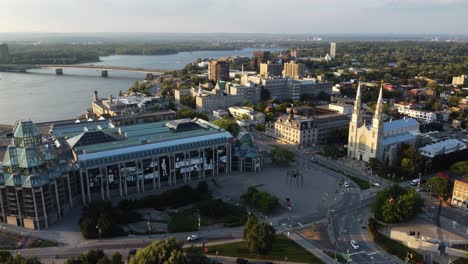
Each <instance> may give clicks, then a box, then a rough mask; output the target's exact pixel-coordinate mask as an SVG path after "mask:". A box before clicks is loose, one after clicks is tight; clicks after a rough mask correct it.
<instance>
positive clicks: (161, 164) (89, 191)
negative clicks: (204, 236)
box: [54, 119, 232, 204]
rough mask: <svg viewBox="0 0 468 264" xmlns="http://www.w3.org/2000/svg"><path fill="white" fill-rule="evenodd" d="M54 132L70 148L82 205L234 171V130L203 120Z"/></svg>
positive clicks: (125, 196) (57, 138) (59, 142)
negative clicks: (228, 130)
mask: <svg viewBox="0 0 468 264" xmlns="http://www.w3.org/2000/svg"><path fill="white" fill-rule="evenodd" d="M69 131H71V130H69ZM54 132H55V131H54ZM54 135H55V138H56V141H57V142H58V143H57V144H63V145H66V146H67V147H68V148H69V149H70V152H71V154H72V156H73V163H74V164H76V165H77V166H76V168H75V169H76V170H77V172H78V173H77V175H78V179H79V182H80V186H81V190H80V194H81V200H82V202H83V204H87V203H89V202H91V201H93V200H110V199H113V198H117V199H119V198H127V197H129V196H131V195H133V194H140V195H141V194H143V193H148V194H150V193H154V191H156V190H159V189H160V188H163V187H165V186H174V185H177V184H180V183H183V184H186V183H190V182H192V181H194V180H201V179H205V178H207V177H218V176H219V175H221V174H227V173H228V172H230V171H231V158H232V157H231V139H232V136H231V134H230V133H229V132H227V131H225V130H223V129H220V128H219V127H217V126H215V125H213V124H211V123H209V122H206V121H203V120H198V119H195V120H190V119H179V120H173V121H169V122H158V123H148V124H140V125H132V126H123V127H114V128H107V129H99V128H97V129H96V130H93V129H86V130H85V131H83V132H67V131H62V134H59V132H58V131H57V132H55V133H54Z"/></svg>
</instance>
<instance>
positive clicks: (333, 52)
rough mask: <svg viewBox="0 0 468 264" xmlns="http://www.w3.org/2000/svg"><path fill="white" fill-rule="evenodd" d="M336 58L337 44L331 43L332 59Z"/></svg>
mask: <svg viewBox="0 0 468 264" xmlns="http://www.w3.org/2000/svg"><path fill="white" fill-rule="evenodd" d="M335 57H336V43H335V42H332V43H330V58H332V59H334V58H335Z"/></svg>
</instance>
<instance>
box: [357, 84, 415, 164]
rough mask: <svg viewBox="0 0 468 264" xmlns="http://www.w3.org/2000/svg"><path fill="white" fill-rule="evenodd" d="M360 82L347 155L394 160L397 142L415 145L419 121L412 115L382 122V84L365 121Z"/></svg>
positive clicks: (392, 161) (384, 160)
mask: <svg viewBox="0 0 468 264" xmlns="http://www.w3.org/2000/svg"><path fill="white" fill-rule="evenodd" d="M361 104H362V103H361V84H359V86H358V89H357V94H356V101H355V102H354V110H353V115H352V117H351V121H350V123H349V139H348V158H351V159H357V160H363V161H369V159H370V158H376V159H378V160H380V161H381V162H388V163H389V164H393V163H394V162H395V160H396V155H397V150H398V146H399V145H400V144H402V143H407V144H410V145H412V146H414V145H415V144H416V142H417V137H418V135H419V123H418V121H416V120H415V119H413V118H405V119H399V120H395V121H389V122H383V120H382V114H383V111H384V108H383V107H384V102H383V98H382V87H380V92H379V99H378V100H377V105H376V108H375V113H374V116H373V117H372V121H371V124H366V120H365V119H363V117H362V112H361Z"/></svg>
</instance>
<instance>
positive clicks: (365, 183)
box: [346, 175, 371, 190]
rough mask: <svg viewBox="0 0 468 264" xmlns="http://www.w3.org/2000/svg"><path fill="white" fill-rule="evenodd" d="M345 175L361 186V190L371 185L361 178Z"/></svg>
mask: <svg viewBox="0 0 468 264" xmlns="http://www.w3.org/2000/svg"><path fill="white" fill-rule="evenodd" d="M346 177H348V178H350V179H351V180H352V181H353V182H355V183H356V184H357V185H358V186H359V188H361V189H362V190H365V189H369V188H370V187H371V186H370V183H369V182H368V181H365V180H361V179H359V178H357V177H354V176H349V175H346Z"/></svg>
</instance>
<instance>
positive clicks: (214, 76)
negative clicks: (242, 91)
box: [208, 60, 229, 81]
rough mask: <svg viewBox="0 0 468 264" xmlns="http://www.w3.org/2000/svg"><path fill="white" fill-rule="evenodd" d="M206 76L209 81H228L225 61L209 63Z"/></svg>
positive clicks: (227, 66) (227, 68) (227, 69)
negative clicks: (207, 75)
mask: <svg viewBox="0 0 468 264" xmlns="http://www.w3.org/2000/svg"><path fill="white" fill-rule="evenodd" d="M208 74H209V78H210V80H215V81H227V80H229V63H227V62H226V61H216V60H213V61H210V64H208Z"/></svg>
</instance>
